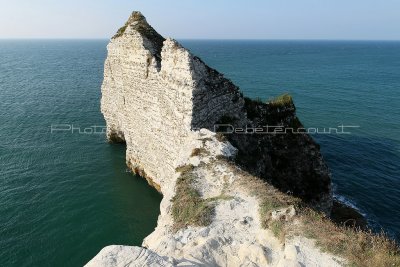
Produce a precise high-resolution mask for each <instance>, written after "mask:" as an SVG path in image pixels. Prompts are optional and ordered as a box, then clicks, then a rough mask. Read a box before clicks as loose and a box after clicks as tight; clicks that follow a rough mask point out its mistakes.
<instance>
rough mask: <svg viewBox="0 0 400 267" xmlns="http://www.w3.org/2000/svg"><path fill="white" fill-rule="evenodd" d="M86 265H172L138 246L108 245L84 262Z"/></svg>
mask: <svg viewBox="0 0 400 267" xmlns="http://www.w3.org/2000/svg"><path fill="white" fill-rule="evenodd" d="M86 266H87V267H92V266H93V267H94V266H96V267H99V266H102V267H141V266H151V267H159V266H165V267H167V266H172V264H171V263H170V262H168V261H166V260H164V259H163V258H162V257H160V256H158V255H157V254H156V253H154V252H151V251H150V250H148V249H145V248H140V247H128V246H108V247H105V248H103V249H102V250H101V251H100V252H99V254H98V255H97V256H96V257H95V258H93V259H92V260H91V261H90V262H88V263H87V264H86Z"/></svg>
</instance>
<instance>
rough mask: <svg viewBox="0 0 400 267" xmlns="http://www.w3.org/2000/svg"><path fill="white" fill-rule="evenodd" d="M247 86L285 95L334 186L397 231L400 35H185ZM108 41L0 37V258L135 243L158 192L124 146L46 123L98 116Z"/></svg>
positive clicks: (45, 259)
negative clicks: (129, 163)
mask: <svg viewBox="0 0 400 267" xmlns="http://www.w3.org/2000/svg"><path fill="white" fill-rule="evenodd" d="M181 42H182V44H183V45H184V46H186V47H188V48H189V49H190V50H191V51H192V52H193V53H194V54H196V55H198V56H200V57H201V58H202V59H203V60H204V61H205V62H206V63H208V64H209V65H210V66H212V67H214V68H216V69H218V70H219V71H220V72H222V73H225V75H226V77H228V78H230V79H232V80H233V81H234V82H235V83H236V84H237V85H239V86H240V88H241V90H242V91H243V92H244V94H245V95H247V96H250V97H260V98H262V99H269V98H272V97H274V96H277V95H280V94H282V93H284V92H288V93H290V94H291V95H293V97H294V101H295V104H296V106H297V112H298V115H299V117H300V119H301V121H302V122H303V123H304V124H305V126H306V127H318V128H323V127H337V126H338V125H342V124H343V125H355V126H359V128H353V129H350V131H351V134H349V135H335V134H332V135H314V138H315V139H316V140H317V141H318V142H319V143H320V144H321V148H322V153H323V155H324V157H325V159H326V161H327V162H328V165H329V167H330V169H331V171H332V176H333V182H334V187H335V194H336V195H337V196H338V197H340V198H341V199H343V200H345V201H347V202H349V203H351V204H352V205H354V206H356V207H357V208H358V209H359V210H360V211H361V212H362V213H364V214H365V215H366V216H367V218H368V220H369V221H370V223H371V225H372V226H373V227H374V229H375V230H376V231H379V230H380V229H381V228H383V229H384V230H385V231H387V232H388V233H389V234H390V235H391V236H392V237H394V238H396V239H397V240H400V124H399V121H400V97H399V90H400V42H344V41H343V42H342V41H334V42H333V41H200V40H182V41H181ZM106 44H107V40H93V41H80V40H74V41H72V40H71V41H68V40H64V41H61V40H59V41H55V40H37V41H32V40H21V41H11V40H3V41H0V103H1V104H0V123H1V124H0V137H1V138H0V259H1V264H0V265H1V266H80V265H83V264H84V263H86V262H87V261H88V260H89V259H90V258H92V257H93V256H94V255H95V254H96V253H97V252H98V251H99V250H100V249H101V248H102V247H104V246H106V245H110V244H125V245H140V244H141V242H142V239H143V237H145V236H146V235H148V234H149V233H150V232H151V231H152V230H153V229H154V226H155V225H156V219H157V216H158V213H159V203H160V200H161V196H160V195H159V194H158V193H157V192H156V191H155V190H154V189H152V188H150V187H149V186H148V185H147V183H146V182H145V181H144V180H143V179H141V178H139V177H136V176H133V175H132V174H130V173H128V172H127V171H126V166H125V159H124V152H125V147H124V146H123V145H110V144H108V143H106V141H105V138H104V135H101V134H79V133H77V132H76V131H75V132H74V133H71V132H67V131H65V132H61V131H58V132H53V133H51V125H56V124H68V125H73V126H74V127H81V129H82V130H83V128H85V127H90V126H94V125H98V126H102V125H104V120H103V118H102V115H101V113H100V104H99V102H100V85H101V82H102V73H103V63H104V60H105V57H106Z"/></svg>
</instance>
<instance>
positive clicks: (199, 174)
mask: <svg viewBox="0 0 400 267" xmlns="http://www.w3.org/2000/svg"><path fill="white" fill-rule="evenodd" d="M107 48H108V56H107V59H106V62H105V67H104V82H103V85H102V99H101V111H102V113H103V114H104V118H105V120H106V123H107V137H108V139H109V140H110V141H112V142H126V148H127V149H126V162H127V165H128V166H129V168H130V169H132V170H133V171H134V172H135V173H137V174H139V175H141V176H143V177H144V178H146V179H147V181H148V182H149V184H151V185H152V186H154V187H155V188H156V189H157V190H159V191H160V192H161V193H162V194H163V200H162V202H161V207H160V212H161V214H160V216H159V219H158V225H157V228H156V229H155V231H154V232H153V233H152V234H150V235H149V236H148V237H147V238H146V239H145V240H144V242H143V247H144V248H138V247H123V246H112V247H107V248H105V249H103V250H102V251H101V252H100V253H99V254H98V255H97V256H96V257H95V258H94V259H93V260H92V261H90V262H89V263H88V265H87V266H142V265H149V266H176V265H179V266H188V265H189V266H190V265H204V266H340V265H341V264H343V263H344V262H345V260H343V259H341V258H338V257H334V256H332V255H330V254H327V253H324V252H321V251H320V250H319V249H318V248H317V247H316V246H315V242H314V241H313V240H312V239H308V238H306V237H304V236H303V235H301V234H299V233H298V231H297V230H296V229H299V228H300V226H299V225H301V224H302V221H301V218H300V216H299V215H298V211H297V209H298V207H299V206H307V207H312V208H313V209H316V210H320V211H323V212H325V213H326V214H329V212H330V209H331V207H332V192H331V181H330V176H329V171H328V168H327V166H326V164H325V163H324V161H323V159H322V156H321V154H320V151H319V146H318V145H317V144H316V143H315V142H314V141H313V140H312V138H311V137H310V136H308V135H307V134H294V133H287V134H271V133H268V134H265V133H264V134H243V133H238V132H236V133H232V129H240V128H246V127H249V128H254V127H258V126H265V125H274V126H280V127H283V128H285V127H286V128H291V129H294V130H298V129H301V128H302V125H301V123H300V121H299V119H298V118H297V117H296V114H295V107H294V104H293V102H292V100H291V98H290V97H287V96H285V97H283V98H281V99H278V100H276V101H273V102H271V103H262V102H260V101H255V100H251V99H248V98H245V97H243V95H242V93H241V92H240V91H239V88H238V87H237V86H235V85H234V84H233V83H232V82H231V81H230V80H228V79H226V78H224V76H223V75H222V74H220V73H219V72H217V71H216V70H214V69H212V68H210V67H208V66H207V65H206V64H205V63H204V62H203V61H202V60H201V59H199V58H198V57H196V56H194V55H192V54H191V53H190V52H189V51H188V50H187V49H185V48H183V47H182V46H181V45H180V44H179V43H178V42H177V41H175V40H173V39H164V38H163V37H162V36H161V35H159V34H158V33H157V32H156V31H155V30H154V29H153V28H152V27H151V26H150V25H149V24H148V23H147V21H146V19H145V18H144V17H143V15H142V14H141V13H139V12H134V13H133V14H132V15H131V16H130V18H129V20H128V21H127V23H126V24H125V26H124V27H122V28H121V29H120V30H119V31H118V33H117V34H116V35H115V36H114V37H113V38H112V39H111V41H110V43H109V45H108V47H107ZM276 129H277V128H276V127H275V128H274V130H275V131H276ZM216 130H217V131H220V132H222V133H223V134H221V133H218V134H217V133H216V132H215V131H216ZM287 193H288V194H289V195H287ZM299 203H302V204H299ZM283 225H285V234H284V235H283V234H282V232H283V230H282V229H283Z"/></svg>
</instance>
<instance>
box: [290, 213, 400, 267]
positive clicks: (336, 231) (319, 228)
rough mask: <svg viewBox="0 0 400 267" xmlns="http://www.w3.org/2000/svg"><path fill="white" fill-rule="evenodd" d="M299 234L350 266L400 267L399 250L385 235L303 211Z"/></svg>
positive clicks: (319, 214)
mask: <svg viewBox="0 0 400 267" xmlns="http://www.w3.org/2000/svg"><path fill="white" fill-rule="evenodd" d="M300 219H301V222H302V224H301V227H300V228H299V229H298V230H297V231H298V234H303V235H305V236H306V237H309V238H312V239H315V240H316V244H317V245H318V246H319V247H320V248H321V249H322V250H323V251H327V252H330V253H332V254H335V255H338V256H341V257H343V258H345V259H347V260H348V261H349V265H350V266H360V267H364V266H371V267H375V266H376V267H378V266H382V267H385V266H400V250H399V247H398V246H397V244H396V243H395V242H394V241H393V240H390V239H389V238H388V237H387V236H386V235H385V234H384V233H381V234H374V233H372V232H371V231H362V230H360V229H355V228H350V227H344V226H338V225H336V224H334V223H333V222H332V221H331V220H330V219H329V218H327V217H326V216H325V215H324V214H321V213H319V212H316V211H314V210H311V209H309V208H304V209H302V210H301V212H300Z"/></svg>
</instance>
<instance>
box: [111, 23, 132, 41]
mask: <svg viewBox="0 0 400 267" xmlns="http://www.w3.org/2000/svg"><path fill="white" fill-rule="evenodd" d="M128 25H129V23H128V22H127V23H125V25H124V26H122V27H121V28H119V29H118V31H117V33H116V34H115V35H114V36H113V37H112V38H113V39H115V38H118V37H121V36H122V35H123V34H124V33H125V31H126V28H128Z"/></svg>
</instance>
